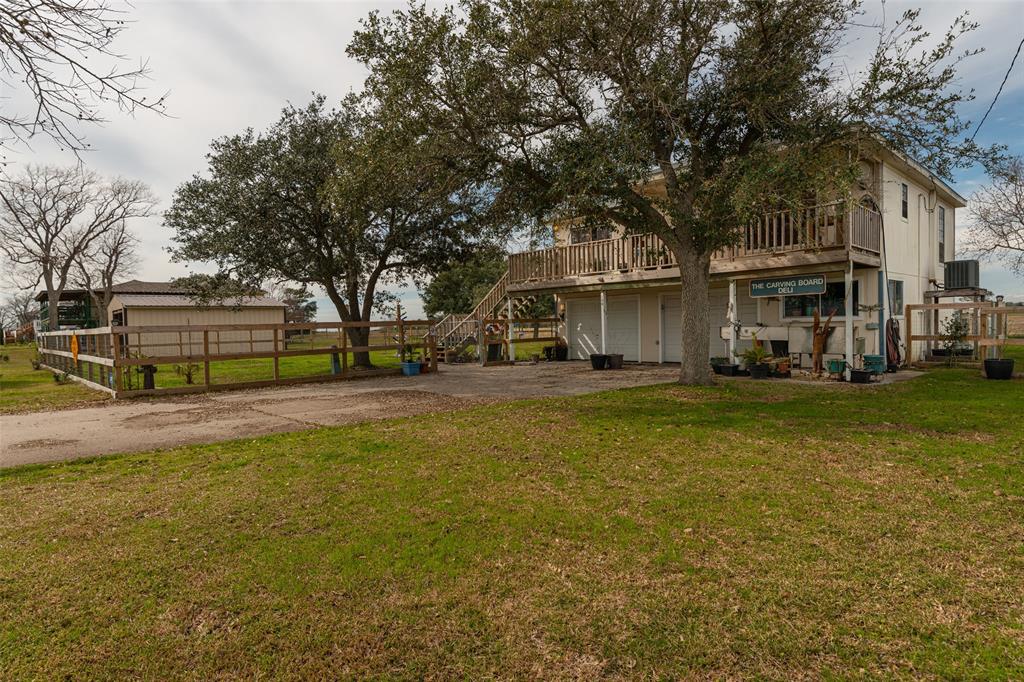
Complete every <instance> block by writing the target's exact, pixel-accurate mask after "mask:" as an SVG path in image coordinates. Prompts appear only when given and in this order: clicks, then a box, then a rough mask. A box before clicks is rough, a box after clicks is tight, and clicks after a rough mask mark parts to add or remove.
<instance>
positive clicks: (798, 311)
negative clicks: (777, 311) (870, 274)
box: [782, 281, 860, 318]
mask: <svg viewBox="0 0 1024 682" xmlns="http://www.w3.org/2000/svg"><path fill="white" fill-rule="evenodd" d="M857 285H858V283H857V282H856V281H855V282H854V283H853V310H854V314H856V311H857V310H858V309H859V305H860V301H859V298H860V297H859V293H860V292H859V291H858V289H859V287H858V286H857ZM845 294H846V283H845V282H830V283H828V284H826V285H825V293H823V294H802V295H800V296H785V297H784V298H783V302H782V310H783V315H784V316H785V317H814V311H815V310H816V309H817V310H819V311H820V312H819V314H820V315H821V317H822V318H826V317H828V316H829V315H832V314H833V313H835V317H845V316H846V295H845Z"/></svg>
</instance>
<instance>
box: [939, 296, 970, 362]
mask: <svg viewBox="0 0 1024 682" xmlns="http://www.w3.org/2000/svg"><path fill="white" fill-rule="evenodd" d="M970 332H971V323H970V320H968V318H967V315H965V314H964V312H963V311H962V310H957V311H956V312H954V313H953V314H952V315H950V316H949V318H948V319H947V320H946V321H945V322H943V323H942V350H943V351H945V356H946V363H947V364H948V365H949V366H950V367H954V366H956V359H957V358H958V357H962V356H963V355H964V353H963V344H964V341H965V340H966V339H967V335H968V334H969V333H970Z"/></svg>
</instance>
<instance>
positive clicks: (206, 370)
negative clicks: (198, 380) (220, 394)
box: [203, 329, 220, 390]
mask: <svg viewBox="0 0 1024 682" xmlns="http://www.w3.org/2000/svg"><path fill="white" fill-rule="evenodd" d="M217 340H218V344H217V345H220V335H219V334H218V336H217ZM203 383H204V384H206V390H210V330H208V329H204V330H203Z"/></svg>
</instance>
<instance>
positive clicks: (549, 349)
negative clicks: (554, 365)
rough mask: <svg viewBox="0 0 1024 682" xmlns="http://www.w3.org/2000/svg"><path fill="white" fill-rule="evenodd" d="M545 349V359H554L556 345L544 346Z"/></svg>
mask: <svg viewBox="0 0 1024 682" xmlns="http://www.w3.org/2000/svg"><path fill="white" fill-rule="evenodd" d="M543 351H544V359H545V360H547V361H548V362H550V361H551V360H552V359H554V358H553V356H554V352H555V347H554V346H544V348H543Z"/></svg>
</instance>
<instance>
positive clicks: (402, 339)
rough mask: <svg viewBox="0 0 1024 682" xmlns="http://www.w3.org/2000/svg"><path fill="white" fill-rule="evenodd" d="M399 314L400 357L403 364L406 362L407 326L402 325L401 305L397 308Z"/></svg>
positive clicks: (396, 315) (397, 316) (397, 314)
mask: <svg viewBox="0 0 1024 682" xmlns="http://www.w3.org/2000/svg"><path fill="white" fill-rule="evenodd" d="M397 311H398V312H397V313H396V314H395V317H396V318H397V322H398V357H399V359H400V360H401V361H402V362H405V325H403V324H402V304H401V303H399V304H398V306H397Z"/></svg>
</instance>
